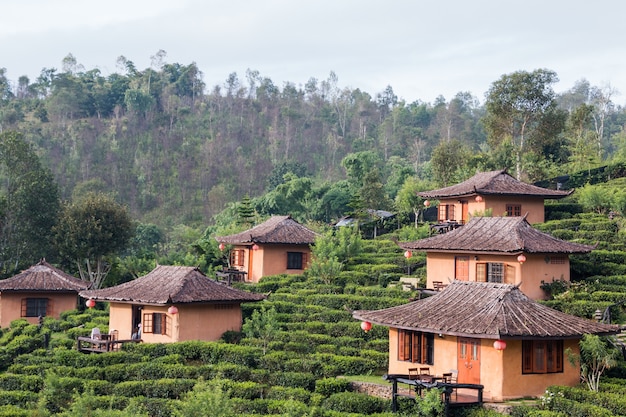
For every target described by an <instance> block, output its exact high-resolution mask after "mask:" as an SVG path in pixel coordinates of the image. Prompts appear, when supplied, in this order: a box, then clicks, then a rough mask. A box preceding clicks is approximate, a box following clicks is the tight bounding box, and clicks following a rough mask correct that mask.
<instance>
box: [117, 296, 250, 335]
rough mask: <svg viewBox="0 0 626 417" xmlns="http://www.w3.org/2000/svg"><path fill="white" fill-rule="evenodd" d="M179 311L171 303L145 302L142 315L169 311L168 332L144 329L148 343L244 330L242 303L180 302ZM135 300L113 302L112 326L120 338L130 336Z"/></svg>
mask: <svg viewBox="0 0 626 417" xmlns="http://www.w3.org/2000/svg"><path fill="white" fill-rule="evenodd" d="M177 307H178V314H167V309H168V306H142V310H141V313H140V316H141V317H143V314H150V313H165V314H167V316H168V322H167V324H168V326H169V327H168V330H167V334H165V335H161V334H153V333H145V332H143V333H142V335H141V339H142V340H143V341H144V342H146V343H171V342H181V341H185V340H206V341H213V340H218V339H219V338H220V337H221V336H222V334H224V332H226V331H228V330H235V331H240V330H241V320H242V318H241V308H240V305H239V304H193V305H177ZM132 324H133V323H132V304H125V303H111V307H110V310H109V330H113V329H115V330H117V331H118V332H119V333H118V334H119V338H120V339H130V337H131V335H132V333H133V330H132Z"/></svg>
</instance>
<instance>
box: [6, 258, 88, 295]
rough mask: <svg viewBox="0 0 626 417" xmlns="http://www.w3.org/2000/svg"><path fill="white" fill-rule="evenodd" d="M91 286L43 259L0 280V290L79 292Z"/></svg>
mask: <svg viewBox="0 0 626 417" xmlns="http://www.w3.org/2000/svg"><path fill="white" fill-rule="evenodd" d="M89 287H90V283H89V282H86V281H83V280H80V279H78V278H75V277H73V276H71V275H70V274H68V273H65V272H63V271H61V270H60V269H57V268H55V267H53V266H52V265H50V264H49V263H47V262H46V261H43V260H42V261H41V262H39V263H38V264H36V265H33V266H31V267H30V268H28V269H27V270H25V271H22V272H21V273H19V274H17V275H15V276H12V277H11V278H7V279H3V280H1V281H0V292H7V291H46V292H72V291H75V292H78V291H81V290H86V289H88V288H89Z"/></svg>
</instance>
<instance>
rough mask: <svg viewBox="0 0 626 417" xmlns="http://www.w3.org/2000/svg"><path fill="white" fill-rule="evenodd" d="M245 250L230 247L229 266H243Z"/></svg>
mask: <svg viewBox="0 0 626 417" xmlns="http://www.w3.org/2000/svg"><path fill="white" fill-rule="evenodd" d="M244 259H245V250H243V249H232V250H231V251H230V266H244Z"/></svg>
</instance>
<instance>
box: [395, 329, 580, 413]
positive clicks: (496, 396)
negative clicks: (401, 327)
mask: <svg viewBox="0 0 626 417" xmlns="http://www.w3.org/2000/svg"><path fill="white" fill-rule="evenodd" d="M434 340H435V352H434V364H433V365H428V366H430V369H431V373H432V374H435V375H441V374H442V373H444V372H449V371H450V370H452V369H456V370H458V367H459V364H458V363H457V356H458V352H457V346H458V338H457V337H455V336H449V335H442V336H441V337H439V336H437V335H436V336H435V339H434ZM493 342H494V340H492V339H482V340H481V344H480V384H482V385H483V386H484V387H485V388H484V391H483V395H484V399H485V400H487V401H507V400H511V399H515V398H523V397H538V396H541V395H542V394H543V393H544V392H545V390H546V388H547V387H549V386H550V385H565V386H575V385H577V384H578V383H579V381H580V370H579V368H578V366H574V365H571V364H570V363H569V362H568V361H567V359H566V358H564V359H563V372H558V373H551V374H522V341H521V340H511V341H507V347H506V349H505V350H503V351H499V350H496V349H494V347H493ZM578 342H579V340H578V339H573V340H565V341H564V346H563V348H564V350H565V349H568V348H569V349H571V350H572V352H573V353H578V352H579V350H578ZM418 366H419V364H415V363H411V362H407V361H399V360H398V331H397V329H394V328H391V329H389V370H388V373H389V374H405V375H406V374H408V370H409V368H415V367H418ZM459 382H464V381H460V380H459Z"/></svg>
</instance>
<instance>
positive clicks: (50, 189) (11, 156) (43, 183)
mask: <svg viewBox="0 0 626 417" xmlns="http://www.w3.org/2000/svg"><path fill="white" fill-rule="evenodd" d="M0 177H1V178H2V182H0V271H1V272H2V273H3V274H10V273H12V272H15V271H18V270H19V269H20V268H21V267H24V266H28V265H32V264H33V263H35V262H36V261H38V260H40V259H41V258H44V257H46V256H49V255H51V252H52V239H51V236H52V227H53V226H54V224H55V222H56V219H57V214H58V211H59V192H58V189H57V185H56V183H55V182H54V180H53V178H52V175H51V174H50V172H49V171H48V170H47V169H44V168H43V167H42V166H41V164H40V162H39V158H38V157H37V155H36V154H35V152H34V151H33V149H32V148H31V146H30V145H29V144H28V143H26V142H25V141H24V139H23V137H22V135H21V134H19V133H16V132H5V133H3V134H0Z"/></svg>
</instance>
